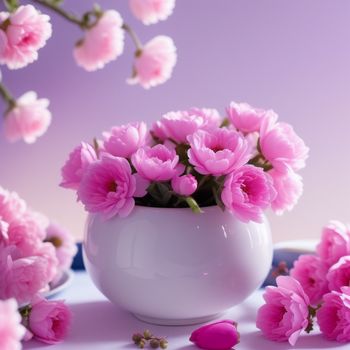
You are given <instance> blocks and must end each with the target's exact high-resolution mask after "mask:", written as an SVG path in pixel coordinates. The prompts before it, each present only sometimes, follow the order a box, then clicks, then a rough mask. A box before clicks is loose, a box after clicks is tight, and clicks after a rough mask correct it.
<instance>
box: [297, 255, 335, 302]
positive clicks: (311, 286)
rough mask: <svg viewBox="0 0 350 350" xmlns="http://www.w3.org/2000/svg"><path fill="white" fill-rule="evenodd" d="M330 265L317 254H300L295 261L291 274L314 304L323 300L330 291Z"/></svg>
mask: <svg viewBox="0 0 350 350" xmlns="http://www.w3.org/2000/svg"><path fill="white" fill-rule="evenodd" d="M327 272H328V267H327V265H326V264H325V262H324V261H322V260H321V259H320V258H319V257H318V256H316V255H307V254H305V255H300V257H299V259H298V260H296V261H295V262H294V267H293V269H291V271H290V276H291V277H293V278H295V279H296V280H298V281H299V282H300V284H301V286H302V287H303V289H304V291H305V293H306V294H307V296H308V297H309V299H310V303H311V304H312V305H317V304H319V303H320V302H321V300H322V297H323V295H324V294H326V293H328V292H329V289H328V282H327V279H326V275H327Z"/></svg>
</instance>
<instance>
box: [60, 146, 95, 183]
mask: <svg viewBox="0 0 350 350" xmlns="http://www.w3.org/2000/svg"><path fill="white" fill-rule="evenodd" d="M96 160H97V155H96V152H95V150H94V148H93V147H92V146H91V145H89V144H88V143H85V142H82V143H81V144H80V145H79V146H77V147H76V148H74V150H73V151H72V152H71V153H70V154H69V159H68V160H67V161H66V163H65V165H64V166H63V167H62V169H61V174H62V182H61V183H60V186H62V187H65V188H71V189H73V190H77V189H78V187H79V184H80V182H81V178H82V177H83V174H84V172H85V171H86V168H87V167H88V166H89V165H90V164H91V163H93V162H95V161H96Z"/></svg>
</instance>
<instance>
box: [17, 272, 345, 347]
mask: <svg viewBox="0 0 350 350" xmlns="http://www.w3.org/2000/svg"><path fill="white" fill-rule="evenodd" d="M56 298H57V299H65V300H66V302H67V304H68V305H69V306H70V308H71V310H72V312H73V321H72V325H71V329H70V333H69V335H68V336H67V338H66V340H65V341H64V342H63V343H61V344H58V345H46V344H42V343H39V342H37V341H35V340H31V341H29V342H27V343H25V344H24V346H23V348H24V349H25V350H27V349H52V350H78V349H79V350H117V349H129V350H130V349H138V348H137V346H136V345H134V344H133V342H132V341H131V340H130V339H131V336H132V334H133V333H134V332H141V331H143V330H145V329H149V330H150V331H151V332H152V333H154V334H155V335H157V336H166V337H167V339H168V341H169V346H168V349H177V350H195V349H197V347H195V346H194V345H192V343H190V342H189V341H188V338H189V336H190V334H191V332H192V331H193V330H194V329H196V328H197V327H199V326H198V325H197V326H196V325H195V326H186V327H179V326H176V327H168V326H154V325H150V324H147V323H143V322H141V321H139V320H137V319H136V318H135V317H134V316H133V315H131V314H130V313H128V312H126V311H124V310H122V309H120V308H118V307H117V306H115V305H113V304H111V303H110V302H109V301H108V300H107V299H106V298H105V297H104V296H103V295H102V294H101V293H100V292H99V291H98V290H97V289H96V288H95V286H94V285H93V284H92V282H91V281H90V279H89V277H88V275H87V274H86V272H77V273H75V278H74V281H73V284H72V285H71V286H70V287H69V288H67V289H66V290H65V291H64V292H62V293H61V294H60V295H59V296H57V297H56ZM262 302H263V299H262V291H261V290H259V291H257V292H255V293H254V294H253V295H252V296H251V297H250V298H248V299H247V300H246V301H245V302H244V303H243V304H241V305H239V306H236V307H234V308H232V309H230V310H229V311H228V312H227V313H226V314H225V315H224V316H223V317H222V318H221V319H232V320H235V321H236V322H238V330H239V331H240V333H241V342H240V343H239V344H238V345H237V346H236V348H235V349H237V350H240V349H241V350H265V349H266V350H286V349H305V350H306V349H307V350H310V349H338V350H342V349H347V350H350V343H349V344H340V343H337V342H332V341H327V340H325V339H324V338H323V337H322V335H321V334H320V333H319V331H318V330H316V331H314V332H313V333H312V334H309V335H307V334H305V335H303V336H302V337H301V338H300V339H299V341H298V342H297V344H296V345H295V347H292V346H290V345H289V344H288V343H275V342H271V341H269V340H267V339H265V338H263V336H262V335H261V333H260V332H259V330H258V329H257V328H256V327H255V317H256V311H257V309H258V307H259V306H260V305H261V304H262ZM147 348H148V347H147Z"/></svg>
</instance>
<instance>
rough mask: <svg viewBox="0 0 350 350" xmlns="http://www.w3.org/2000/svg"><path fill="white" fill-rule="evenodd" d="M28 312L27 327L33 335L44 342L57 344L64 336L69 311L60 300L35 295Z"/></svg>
mask: <svg viewBox="0 0 350 350" xmlns="http://www.w3.org/2000/svg"><path fill="white" fill-rule="evenodd" d="M31 307H32V308H31V311H30V313H29V319H28V324H29V329H30V331H31V332H32V333H33V335H34V337H35V338H36V339H37V340H40V341H41V342H44V343H46V344H58V343H60V342H61V341H62V340H63V339H64V337H65V336H66V334H67V332H68V329H69V326H70V322H71V312H70V310H69V309H68V307H67V306H66V305H65V304H64V302H63V301H60V300H51V301H48V300H45V299H43V298H41V297H39V296H37V297H36V298H35V299H34V300H33V302H32V305H31Z"/></svg>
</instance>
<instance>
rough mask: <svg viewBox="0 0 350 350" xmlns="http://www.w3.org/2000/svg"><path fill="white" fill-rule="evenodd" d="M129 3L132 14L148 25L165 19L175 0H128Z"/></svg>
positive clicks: (170, 11)
mask: <svg viewBox="0 0 350 350" xmlns="http://www.w3.org/2000/svg"><path fill="white" fill-rule="evenodd" d="M129 5H130V9H131V12H132V13H133V14H134V16H135V17H136V18H137V19H139V20H140V21H142V22H143V24H146V25H148V24H154V23H157V22H158V21H164V20H165V19H167V18H168V17H169V16H170V15H171V14H172V12H173V9H174V7H175V0H129Z"/></svg>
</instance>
